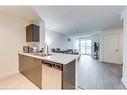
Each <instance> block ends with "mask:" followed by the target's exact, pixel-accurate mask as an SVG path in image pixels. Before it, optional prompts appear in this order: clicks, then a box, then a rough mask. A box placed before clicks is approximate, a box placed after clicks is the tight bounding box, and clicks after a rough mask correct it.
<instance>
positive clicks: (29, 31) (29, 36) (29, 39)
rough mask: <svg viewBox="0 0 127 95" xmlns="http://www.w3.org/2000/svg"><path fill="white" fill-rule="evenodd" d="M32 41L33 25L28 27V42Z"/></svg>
mask: <svg viewBox="0 0 127 95" xmlns="http://www.w3.org/2000/svg"><path fill="white" fill-rule="evenodd" d="M30 41H32V25H29V26H27V27H26V42H30Z"/></svg>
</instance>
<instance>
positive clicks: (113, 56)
mask: <svg viewBox="0 0 127 95" xmlns="http://www.w3.org/2000/svg"><path fill="white" fill-rule="evenodd" d="M103 42H104V43H103V45H104V47H103V49H104V54H103V57H104V62H109V63H120V54H119V35H118V33H113V34H105V35H104V41H103Z"/></svg>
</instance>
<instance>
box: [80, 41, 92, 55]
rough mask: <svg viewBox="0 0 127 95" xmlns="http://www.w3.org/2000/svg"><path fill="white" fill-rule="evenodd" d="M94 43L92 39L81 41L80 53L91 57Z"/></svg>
mask: <svg viewBox="0 0 127 95" xmlns="http://www.w3.org/2000/svg"><path fill="white" fill-rule="evenodd" d="M91 47H92V41H91V40H90V39H81V40H80V53H81V54H82V55H91Z"/></svg>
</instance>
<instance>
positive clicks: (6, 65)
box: [0, 15, 29, 78]
mask: <svg viewBox="0 0 127 95" xmlns="http://www.w3.org/2000/svg"><path fill="white" fill-rule="evenodd" d="M28 24H29V23H28V22H26V21H23V20H20V19H16V18H12V17H8V16H4V15H0V44H1V45H0V78H1V77H5V76H8V75H11V74H14V73H18V72H19V70H18V66H19V65H18V64H19V63H18V51H21V50H22V47H23V45H25V44H26V43H25V41H26V40H25V37H26V36H25V33H26V32H25V31H26V29H25V26H26V25H28Z"/></svg>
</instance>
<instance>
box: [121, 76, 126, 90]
mask: <svg viewBox="0 0 127 95" xmlns="http://www.w3.org/2000/svg"><path fill="white" fill-rule="evenodd" d="M121 81H122V83H123V85H124V86H125V88H127V81H126V80H125V79H124V78H122V80H121Z"/></svg>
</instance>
